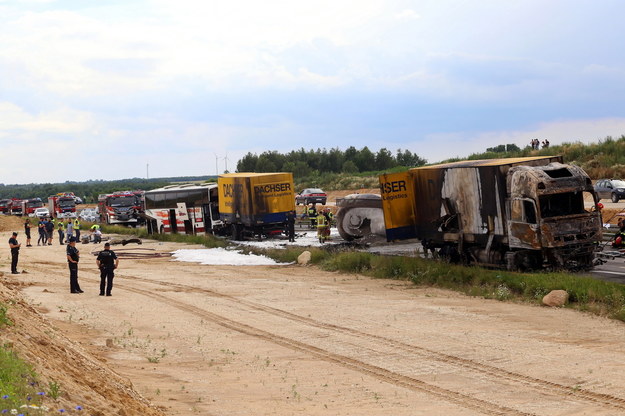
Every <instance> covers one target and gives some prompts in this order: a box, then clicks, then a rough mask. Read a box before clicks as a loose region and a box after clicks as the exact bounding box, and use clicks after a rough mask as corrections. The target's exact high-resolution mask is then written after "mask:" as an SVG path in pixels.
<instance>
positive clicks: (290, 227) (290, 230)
mask: <svg viewBox="0 0 625 416" xmlns="http://www.w3.org/2000/svg"><path fill="white" fill-rule="evenodd" d="M296 216H297V214H295V210H294V209H292V210H291V211H289V212H287V214H286V231H287V234H288V235H289V241H290V242H294V241H295V217H296Z"/></svg>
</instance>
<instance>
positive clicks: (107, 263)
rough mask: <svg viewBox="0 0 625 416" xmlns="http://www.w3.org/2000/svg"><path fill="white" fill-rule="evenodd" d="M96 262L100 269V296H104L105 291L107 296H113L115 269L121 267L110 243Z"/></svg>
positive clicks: (105, 246) (105, 245)
mask: <svg viewBox="0 0 625 416" xmlns="http://www.w3.org/2000/svg"><path fill="white" fill-rule="evenodd" d="M95 262H96V264H97V265H98V268H99V269H100V296H104V289H106V296H111V290H112V289H113V277H115V269H117V266H118V265H119V259H118V258H117V255H116V254H115V252H114V251H113V250H111V245H110V244H109V243H105V244H104V250H102V251H101V252H100V254H98V257H97V258H96V260H95Z"/></svg>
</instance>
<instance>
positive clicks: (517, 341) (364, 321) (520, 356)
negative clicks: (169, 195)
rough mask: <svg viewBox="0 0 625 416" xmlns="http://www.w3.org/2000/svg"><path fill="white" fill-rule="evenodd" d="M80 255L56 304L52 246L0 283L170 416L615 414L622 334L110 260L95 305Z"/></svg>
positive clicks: (559, 321)
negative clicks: (109, 288) (108, 280)
mask: <svg viewBox="0 0 625 416" xmlns="http://www.w3.org/2000/svg"><path fill="white" fill-rule="evenodd" d="M0 238H5V240H6V239H8V234H6V233H3V234H2V235H1V236H0ZM141 247H143V248H153V249H155V250H158V251H170V250H173V249H176V248H178V247H180V245H178V244H173V243H171V244H170V243H168V244H160V243H149V242H146V243H145V244H144V245H143V246H141ZM79 248H80V249H81V250H82V261H81V265H80V272H79V276H80V280H81V285H82V287H83V289H84V290H85V293H84V294H81V295H76V294H70V293H69V287H68V278H67V275H68V273H67V265H66V263H65V259H64V251H63V250H64V247H62V246H58V245H57V246H50V247H36V246H35V247H32V248H28V249H26V248H23V249H22V257H21V261H20V265H21V266H20V268H24V269H26V270H27V271H28V273H27V274H22V275H19V276H17V278H15V279H13V278H12V277H8V276H6V275H5V277H4V278H5V279H7V280H9V281H11V282H14V283H17V282H19V283H20V285H23V289H22V291H23V293H24V294H25V295H26V296H27V297H28V298H29V299H30V302H31V303H32V304H33V305H37V308H38V310H39V311H40V312H42V313H44V314H45V316H47V317H48V318H49V319H50V320H52V322H53V323H54V324H55V325H56V326H57V327H58V328H60V329H61V330H62V331H63V332H64V333H65V334H66V335H67V336H68V337H69V338H70V339H73V340H75V341H77V342H80V343H81V344H82V346H83V347H84V348H85V349H86V350H87V351H88V352H89V353H90V354H93V355H94V356H95V357H96V358H97V359H99V360H100V361H104V362H106V366H107V367H108V368H110V369H112V370H113V371H114V372H116V373H117V374H119V375H121V376H122V378H127V379H130V380H132V383H133V385H134V388H135V389H136V390H138V391H139V392H140V393H141V394H142V395H143V396H145V397H147V398H148V399H149V400H151V401H152V403H154V404H155V405H157V406H159V407H160V408H161V409H165V413H167V414H170V415H183V414H184V415H187V414H190V413H195V414H201V415H218V414H227V415H252V414H253V415H291V414H293V415H295V414H297V415H304V414H305V415H356V414H357V415H376V416H377V415H380V414H389V415H390V414H392V415H471V414H486V415H494V414H498V415H525V414H535V415H618V414H624V413H625V394H623V386H625V325H623V324H622V323H620V322H616V321H610V320H607V319H602V318H597V317H593V316H586V315H583V314H580V313H577V312H573V311H570V310H566V309H548V308H543V307H537V306H528V305H515V304H509V303H502V302H498V301H489V300H482V299H473V298H468V297H465V296H461V295H458V294H455V293H452V292H447V291H441V290H433V289H418V288H415V287H413V286H412V285H410V284H408V283H405V282H399V281H388V280H372V279H368V278H363V277H362V276H357V275H342V274H336V273H327V272H322V271H319V270H317V269H315V268H311V267H300V266H271V267H267V266H253V267H251V266H250V267H241V266H237V267H233V266H207V265H199V264H191V263H179V262H172V261H170V259H168V258H161V259H150V260H129V259H126V260H122V262H121V267H120V269H119V271H118V277H116V281H115V288H114V292H113V297H110V298H106V297H99V296H97V293H98V281H99V278H98V276H97V274H96V269H95V264H94V260H93V257H91V256H89V255H88V251H90V250H91V249H93V246H86V245H81V246H79ZM6 268H7V267H6V266H5V269H6ZM4 271H5V272H6V270H4ZM9 276H10V275H9ZM59 371H60V370H59ZM59 377H60V375H59ZM75 377H77V376H75ZM76 381H77V383H78V384H80V381H81V380H80V379H78V380H76ZM77 396H78V393H75V394H74V397H77ZM137 412H138V411H137ZM105 414H106V413H105ZM111 414H117V412H115V413H113V412H112V413H111ZM119 414H140V413H133V412H132V411H128V412H127V413H119Z"/></svg>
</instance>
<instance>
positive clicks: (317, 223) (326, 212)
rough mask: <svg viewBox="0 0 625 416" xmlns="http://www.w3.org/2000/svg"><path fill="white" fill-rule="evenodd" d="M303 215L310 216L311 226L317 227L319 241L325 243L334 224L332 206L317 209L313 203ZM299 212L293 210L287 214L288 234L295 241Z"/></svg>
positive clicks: (290, 239) (291, 240)
mask: <svg viewBox="0 0 625 416" xmlns="http://www.w3.org/2000/svg"><path fill="white" fill-rule="evenodd" d="M302 216H306V217H308V219H309V221H310V226H311V227H312V228H316V229H317V237H318V238H319V242H321V243H323V242H324V241H325V240H327V239H328V238H330V227H331V225H332V219H333V214H332V211H331V210H330V208H324V209H320V210H319V211H317V208H316V207H315V205H314V204H313V205H311V206H310V207H309V208H307V209H306V211H305V212H304V214H303V215H302ZM296 219H297V213H296V212H295V210H291V211H289V212H287V214H286V234H287V236H288V237H289V241H290V242H294V241H295V220H296Z"/></svg>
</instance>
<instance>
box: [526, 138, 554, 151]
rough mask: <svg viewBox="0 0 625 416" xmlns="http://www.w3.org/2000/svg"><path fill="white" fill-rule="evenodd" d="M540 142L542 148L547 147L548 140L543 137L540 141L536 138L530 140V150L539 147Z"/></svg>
mask: <svg viewBox="0 0 625 416" xmlns="http://www.w3.org/2000/svg"><path fill="white" fill-rule="evenodd" d="M541 144H542V146H543V149H546V148H548V147H549V140H547V139H545V140H543V141H542V143H541V142H540V140H538V139H532V140H530V146H532V150H538V149H540V146H541Z"/></svg>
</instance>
